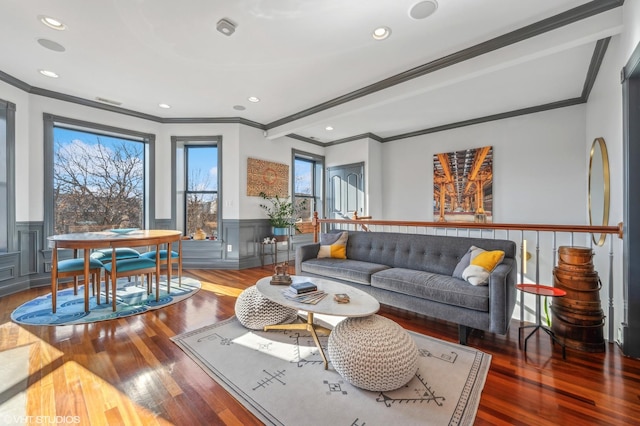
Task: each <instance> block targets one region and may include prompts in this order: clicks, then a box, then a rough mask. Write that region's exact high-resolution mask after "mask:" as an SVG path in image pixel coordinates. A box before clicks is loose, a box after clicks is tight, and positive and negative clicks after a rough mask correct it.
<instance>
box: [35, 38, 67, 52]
mask: <svg viewBox="0 0 640 426" xmlns="http://www.w3.org/2000/svg"><path fill="white" fill-rule="evenodd" d="M38 44H39V45H40V46H42V47H44V48H45V49H49V50H53V51H54V52H64V51H65V50H66V49H65V48H64V46H63V45H61V44H59V43H56V42H55V41H52V40H47V39H46V38H39V39H38Z"/></svg>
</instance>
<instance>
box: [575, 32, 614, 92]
mask: <svg viewBox="0 0 640 426" xmlns="http://www.w3.org/2000/svg"><path fill="white" fill-rule="evenodd" d="M609 41H611V37H607V38H603V39H600V40H598V41H597V43H596V47H595V49H593V55H592V56H591V62H590V63H589V69H588V70H587V77H586V78H585V80H584V86H583V88H582V95H581V97H582V98H583V99H584V101H585V102H587V101H588V100H589V95H590V94H591V89H593V85H594V84H595V83H596V78H597V77H598V72H600V66H601V65H602V61H603V60H604V55H605V54H606V53H607V48H608V47H609Z"/></svg>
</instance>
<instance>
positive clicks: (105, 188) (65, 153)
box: [53, 127, 144, 234]
mask: <svg viewBox="0 0 640 426" xmlns="http://www.w3.org/2000/svg"><path fill="white" fill-rule="evenodd" d="M54 139H55V144H54V184H53V189H54V209H55V224H54V227H55V228H54V229H55V232H56V233H57V234H64V233H69V232H81V231H100V230H105V229H110V228H128V227H138V228H142V227H144V226H143V222H144V144H143V143H142V142H137V141H131V140H126V139H119V138H114V137H109V136H99V135H96V134H93V133H89V132H82V131H77V130H69V129H64V128H59V127H55V128H54Z"/></svg>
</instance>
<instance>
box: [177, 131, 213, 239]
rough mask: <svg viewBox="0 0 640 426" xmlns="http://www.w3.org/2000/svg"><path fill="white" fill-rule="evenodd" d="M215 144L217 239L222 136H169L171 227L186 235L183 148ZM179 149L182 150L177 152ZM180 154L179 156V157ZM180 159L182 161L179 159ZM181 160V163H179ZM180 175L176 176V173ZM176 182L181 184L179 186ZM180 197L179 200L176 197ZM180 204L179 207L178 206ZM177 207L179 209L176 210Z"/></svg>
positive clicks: (184, 156) (184, 161) (184, 160)
mask: <svg viewBox="0 0 640 426" xmlns="http://www.w3.org/2000/svg"><path fill="white" fill-rule="evenodd" d="M214 145H215V146H216V147H217V150H218V164H217V165H216V166H217V168H218V182H217V187H218V190H217V197H218V198H217V200H218V207H217V208H218V225H217V230H218V240H220V239H221V238H222V226H223V220H222V206H223V203H222V197H223V193H222V173H223V170H222V136H171V212H172V214H171V226H172V227H173V229H178V230H181V231H182V232H183V235H186V234H185V232H186V229H187V228H186V226H187V218H186V193H187V191H186V182H187V179H186V173H187V164H186V162H187V158H186V151H184V150H185V148H186V147H187V146H192V147H203V146H214ZM179 150H183V151H184V152H182V153H181V154H179V152H178V151H179ZM180 155H181V158H179V157H180ZM180 160H182V161H180ZM179 162H181V164H179ZM179 174H180V175H181V176H178V175H179ZM178 182H181V183H182V184H183V185H181V186H182V187H181V188H179V185H178ZM179 197H180V198H181V200H180V201H179V200H178V198H179ZM179 206H180V207H179ZM178 208H180V209H181V211H178ZM178 224H180V225H178Z"/></svg>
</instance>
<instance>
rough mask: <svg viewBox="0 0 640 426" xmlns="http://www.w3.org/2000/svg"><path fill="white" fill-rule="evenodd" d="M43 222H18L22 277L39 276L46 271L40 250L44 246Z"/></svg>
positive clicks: (17, 230)
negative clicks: (38, 274)
mask: <svg viewBox="0 0 640 426" xmlns="http://www.w3.org/2000/svg"><path fill="white" fill-rule="evenodd" d="M43 230H44V224H43V223H42V222H18V223H16V232H17V234H18V252H19V253H20V276H25V275H31V274H37V273H40V272H42V271H43V270H44V268H43V264H42V257H41V256H40V250H41V249H42V244H43V238H42V235H43Z"/></svg>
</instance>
